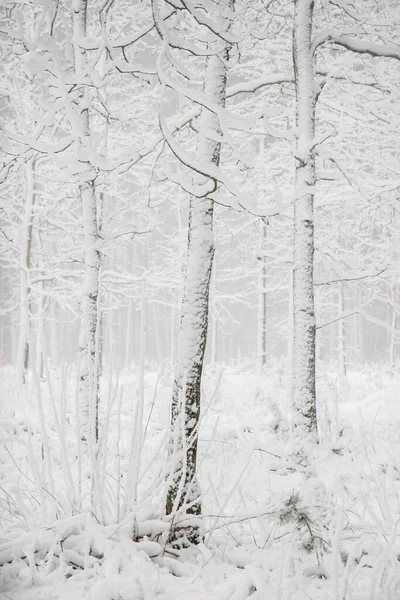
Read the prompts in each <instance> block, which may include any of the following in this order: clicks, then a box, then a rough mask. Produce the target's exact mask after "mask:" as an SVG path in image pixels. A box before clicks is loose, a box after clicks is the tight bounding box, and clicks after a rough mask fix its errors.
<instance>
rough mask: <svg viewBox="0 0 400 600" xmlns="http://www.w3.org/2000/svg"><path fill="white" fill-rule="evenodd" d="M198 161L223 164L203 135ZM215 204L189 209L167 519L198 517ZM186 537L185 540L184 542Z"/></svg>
mask: <svg viewBox="0 0 400 600" xmlns="http://www.w3.org/2000/svg"><path fill="white" fill-rule="evenodd" d="M227 59H228V50H226V51H225V52H224V53H223V56H211V57H209V58H208V59H207V68H206V81H205V86H204V93H205V94H206V96H207V97H208V98H210V99H211V100H213V101H214V102H215V103H218V104H220V105H221V106H223V105H224V103H225V88H226V61H227ZM200 131H214V132H216V133H217V134H218V133H219V125H218V119H217V117H216V116H215V114H213V113H211V112H209V111H207V110H206V109H204V111H203V114H202V118H201V128H200ZM198 153H199V156H200V157H201V159H202V160H203V161H208V162H213V163H214V164H217V165H218V163H219V158H220V143H218V142H215V141H214V140H211V139H208V138H207V137H205V136H204V135H201V137H200V142H199V147H198ZM213 210H214V203H213V200H212V199H209V198H203V199H198V198H193V197H192V198H191V199H190V208H189V225H188V246H187V263H186V275H185V284H184V296H183V303H182V310H181V324H180V335H179V348H178V365H177V370H176V373H175V381H174V388H173V395H172V410H171V444H170V460H171V462H172V465H171V469H172V471H171V472H172V477H171V483H170V486H169V489H168V493H167V500H166V513H167V514H176V513H177V511H179V513H180V514H182V513H183V514H187V515H199V514H200V513H201V497H200V489H199V485H198V482H197V478H196V462H197V440H198V426H199V418H200V406H201V376H202V370H203V360H204V352H205V347H206V340H207V327H208V310H209V289H210V277H211V271H212V264H213V256H214V239H213ZM179 537H182V538H183V539H182V543H183V544H184V543H185V542H186V541H189V542H191V543H198V542H199V541H200V539H201V536H200V533H199V527H198V524H197V523H191V524H190V525H188V522H187V523H186V524H185V522H181V523H179V517H176V521H175V526H174V527H173V530H172V534H171V539H174V540H175V541H176V540H177V539H178V538H179ZM185 537H186V539H185Z"/></svg>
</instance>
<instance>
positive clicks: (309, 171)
mask: <svg viewBox="0 0 400 600" xmlns="http://www.w3.org/2000/svg"><path fill="white" fill-rule="evenodd" d="M313 9H314V2H313V0H295V12H294V29H293V61H294V71H295V85H296V125H297V144H296V156H295V167H296V196H295V208H294V274H293V275H294V281H293V326H294V348H293V351H294V352H293V354H294V356H293V360H294V365H293V402H294V419H293V425H294V435H295V437H296V438H297V440H298V441H299V442H300V441H301V440H302V439H303V440H305V439H308V440H310V441H313V442H317V441H318V432H317V411H316V393H315V313H314V288H313V272H314V214H313V209H314V186H315V152H314V136H315V106H316V89H315V78H314V57H313V52H312V48H311V33H312V19H313ZM301 443H302V442H301ZM300 453H301V452H300Z"/></svg>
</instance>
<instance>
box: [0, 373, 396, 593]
mask: <svg viewBox="0 0 400 600" xmlns="http://www.w3.org/2000/svg"><path fill="white" fill-rule="evenodd" d="M0 378H1V404H2V407H1V410H2V414H1V421H0V423H1V440H2V444H1V449H0V461H1V473H0V493H1V495H0V498H1V506H0V517H1V519H2V521H1V527H2V531H1V534H0V564H1V565H2V569H1V575H0V598H4V599H12V600H37V599H39V598H40V599H43V600H58V599H63V600H69V599H74V600H80V599H81V598H89V599H90V600H139V599H144V600H151V599H153V598H156V599H160V600H183V599H185V600H206V599H215V600H245V599H246V598H249V599H251V600H257V599H259V600H260V599H266V600H267V599H268V600H270V599H271V600H306V599H307V600H309V599H310V600H345V599H346V600H399V599H400V562H399V561H400V531H399V519H400V433H399V432H400V410H399V404H398V402H399V401H398V398H399V392H400V378H399V377H393V376H391V375H390V374H389V373H387V372H384V370H383V369H381V370H376V371H374V372H371V370H365V371H364V372H359V373H353V372H352V373H350V374H349V385H348V389H347V390H345V389H344V388H343V386H341V385H339V382H338V380H337V377H336V376H335V375H334V374H332V373H330V372H329V371H326V373H325V375H324V377H323V381H321V383H320V387H319V410H320V415H323V416H321V419H320V425H321V436H322V440H323V443H322V444H321V445H320V447H319V448H318V449H317V450H316V452H315V463H314V465H312V466H311V467H310V468H307V469H306V468H301V467H298V466H296V465H295V464H293V463H292V462H291V461H290V460H289V459H288V458H287V456H288V445H287V437H288V434H287V423H286V419H285V409H283V410H282V407H284V406H285V395H284V392H283V389H282V381H281V380H280V379H281V376H280V374H279V369H276V370H274V371H273V372H271V373H270V374H269V375H267V376H265V377H261V376H259V375H254V374H252V373H251V372H248V371H247V370H245V369H243V370H242V371H241V370H239V369H238V368H236V369H233V368H226V369H225V370H222V369H218V368H214V369H212V370H211V369H209V370H208V372H207V377H206V383H205V409H204V411H203V422H202V426H201V430H200V480H201V486H202V490H203V494H204V505H203V506H204V510H203V513H204V514H203V518H202V521H203V527H204V534H205V542H204V544H202V545H200V546H199V547H196V548H191V549H188V550H184V551H181V552H179V553H178V552H174V551H173V550H172V549H171V548H168V547H167V548H166V547H165V534H163V530H165V528H166V523H165V521H164V520H163V518H162V506H161V499H162V494H163V491H164V488H163V486H164V473H165V452H164V451H163V448H164V444H165V439H166V430H167V425H168V408H169V398H170V394H171V377H170V376H169V375H166V374H164V373H158V374H157V373H148V374H146V377H145V414H144V429H145V434H146V435H145V442H144V447H143V451H142V455H141V468H140V480H139V485H138V501H137V503H136V504H135V505H134V510H135V514H136V515H137V527H138V536H137V538H136V539H137V541H132V528H133V525H132V518H131V517H130V514H129V512H128V513H127V515H128V518H124V510H125V508H124V506H125V501H126V498H125V488H126V477H125V473H126V471H127V469H128V465H129V462H130V460H131V461H132V459H131V458H130V447H131V443H132V432H134V431H135V419H134V415H135V407H136V403H137V398H138V391H137V390H138V378H137V377H136V376H134V375H129V374H123V375H122V376H121V377H119V384H118V387H117V386H116V385H115V377H114V379H113V380H111V381H110V382H108V381H104V382H103V390H104V397H106V398H108V400H107V406H106V407H104V408H103V410H102V415H101V420H102V423H103V430H102V435H103V439H104V436H105V435H106V434H107V438H106V443H105V445H104V448H103V449H104V453H103V454H102V457H103V458H102V461H101V465H102V466H101V470H102V474H103V475H104V486H103V488H102V490H103V492H102V498H103V500H104V502H103V505H102V511H103V514H104V521H103V523H99V522H97V520H96V519H95V518H94V516H93V507H92V506H91V504H90V490H88V489H87V485H86V480H87V478H86V475H87V472H86V471H85V468H84V469H83V472H82V481H83V483H82V489H81V492H80V494H79V489H78V488H79V486H78V480H79V470H78V467H77V451H76V439H77V438H76V429H75V425H74V423H75V411H74V406H75V394H74V376H73V373H72V372H64V375H62V376H60V374H58V376H57V377H54V380H53V389H52V394H53V399H54V405H52V401H51V394H50V390H49V386H48V383H46V382H42V383H41V390H42V393H41V401H42V405H43V415H44V421H43V422H41V420H40V404H39V403H38V398H39V396H38V393H37V389H38V387H37V385H38V382H36V383H35V382H34V381H32V382H31V383H30V386H29V389H28V390H24V391H20V390H18V389H17V388H16V386H15V384H14V373H13V372H12V370H10V369H3V370H2V371H1V372H0ZM62 381H64V384H63V385H62V384H61V382H62ZM66 383H67V385H66ZM109 383H111V385H109ZM62 389H64V391H65V393H62V391H61V390H62ZM339 390H341V391H339ZM279 407H280V408H279ZM54 409H55V410H54ZM57 422H58V423H57ZM106 424H107V425H108V427H107V428H106ZM43 431H45V432H46V436H47V440H45V441H44V440H43ZM60 439H62V440H64V445H63V444H60ZM49 454H50V456H51V461H48V460H47V459H46V457H47V456H48V455H49ZM131 464H132V462H131ZM49 467H51V470H49ZM69 473H70V477H69ZM72 492H73V493H74V494H75V496H74V499H73V500H72V499H71V495H72ZM77 506H81V507H82V510H81V514H76V513H77V510H76V508H77ZM130 508H132V505H131V506H130ZM97 514H98V513H97Z"/></svg>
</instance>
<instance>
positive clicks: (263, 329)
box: [257, 220, 267, 373]
mask: <svg viewBox="0 0 400 600" xmlns="http://www.w3.org/2000/svg"><path fill="white" fill-rule="evenodd" d="M266 240H267V225H266V223H265V221H264V220H263V221H262V224H261V256H260V258H259V261H260V271H259V284H258V289H259V294H258V327H257V332H258V371H259V373H264V371H265V365H266V364H267V289H266V288H267V260H266V258H265V256H264V255H265V250H266Z"/></svg>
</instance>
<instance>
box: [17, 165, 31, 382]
mask: <svg viewBox="0 0 400 600" xmlns="http://www.w3.org/2000/svg"><path fill="white" fill-rule="evenodd" d="M26 168H27V175H26V203H25V214H24V223H23V236H24V238H23V240H22V245H21V246H22V247H21V254H20V327H19V342H18V354H17V380H18V381H19V382H20V383H25V382H26V375H27V372H28V366H29V341H30V293H31V290H30V287H29V269H30V267H31V249H32V228H33V222H32V221H33V208H34V205H35V163H34V161H33V160H30V161H28V162H27V165H26Z"/></svg>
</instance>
